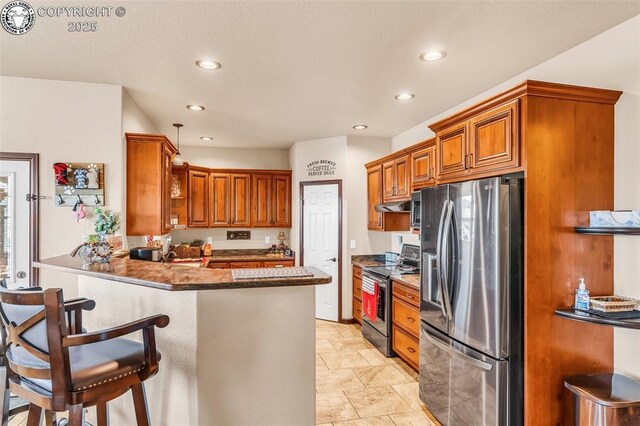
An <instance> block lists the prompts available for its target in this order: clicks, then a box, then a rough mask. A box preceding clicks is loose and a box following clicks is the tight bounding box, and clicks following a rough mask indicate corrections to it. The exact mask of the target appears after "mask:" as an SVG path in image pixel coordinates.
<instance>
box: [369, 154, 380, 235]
mask: <svg viewBox="0 0 640 426" xmlns="http://www.w3.org/2000/svg"><path fill="white" fill-rule="evenodd" d="M367 194H368V202H367V205H368V212H369V213H368V219H367V228H369V229H371V230H381V229H382V213H380V212H377V211H376V209H375V207H376V204H380V203H381V202H382V166H381V165H380V164H377V165H375V166H372V167H368V168H367Z"/></svg>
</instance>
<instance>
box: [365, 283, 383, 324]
mask: <svg viewBox="0 0 640 426" xmlns="http://www.w3.org/2000/svg"><path fill="white" fill-rule="evenodd" d="M378 293H379V288H378V283H376V282H375V281H374V280H372V279H371V278H368V277H362V304H363V305H364V306H363V307H362V312H364V314H365V315H366V316H367V318H369V320H371V321H374V322H375V321H376V318H377V306H378Z"/></svg>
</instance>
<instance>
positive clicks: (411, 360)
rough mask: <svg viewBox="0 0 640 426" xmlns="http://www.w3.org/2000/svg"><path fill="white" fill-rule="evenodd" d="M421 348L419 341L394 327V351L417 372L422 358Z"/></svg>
mask: <svg viewBox="0 0 640 426" xmlns="http://www.w3.org/2000/svg"><path fill="white" fill-rule="evenodd" d="M419 347H420V344H419V343H418V339H416V338H414V337H412V336H410V335H409V334H407V333H405V332H404V331H402V329H401V328H399V327H397V326H395V325H394V326H393V350H394V351H395V352H396V353H397V354H398V355H399V356H400V358H402V359H403V360H404V361H405V362H406V363H407V364H409V366H411V367H412V368H413V369H414V370H416V371H418V362H419V358H420V353H419Z"/></svg>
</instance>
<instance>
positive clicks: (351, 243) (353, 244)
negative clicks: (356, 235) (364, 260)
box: [349, 240, 356, 250]
mask: <svg viewBox="0 0 640 426" xmlns="http://www.w3.org/2000/svg"><path fill="white" fill-rule="evenodd" d="M349 246H350V247H351V250H355V249H356V240H351V242H350V243H349Z"/></svg>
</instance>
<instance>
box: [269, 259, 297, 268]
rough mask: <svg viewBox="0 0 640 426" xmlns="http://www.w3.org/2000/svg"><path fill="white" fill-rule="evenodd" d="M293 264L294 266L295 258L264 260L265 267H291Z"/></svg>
mask: <svg viewBox="0 0 640 426" xmlns="http://www.w3.org/2000/svg"><path fill="white" fill-rule="evenodd" d="M291 266H294V261H293V260H280V261H277V260H269V261H266V262H264V267H265V268H289V267H291Z"/></svg>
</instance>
